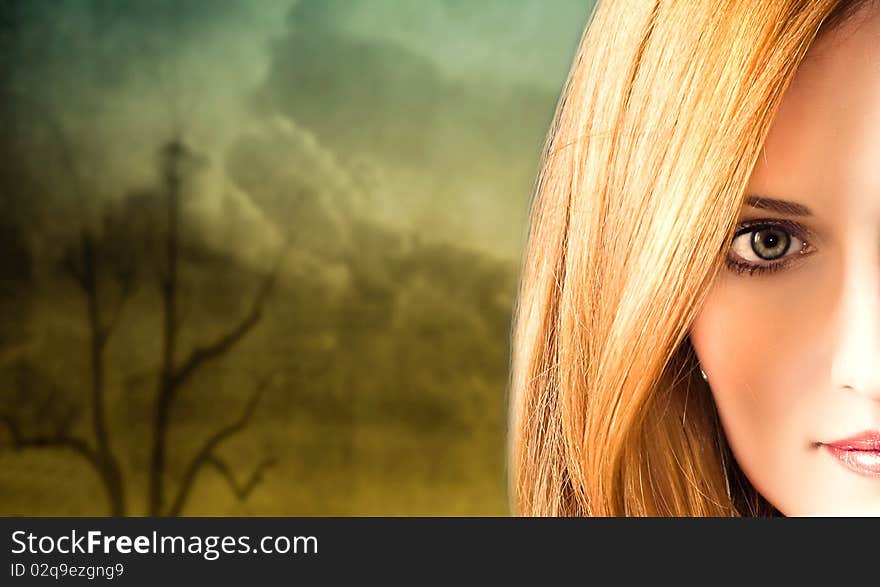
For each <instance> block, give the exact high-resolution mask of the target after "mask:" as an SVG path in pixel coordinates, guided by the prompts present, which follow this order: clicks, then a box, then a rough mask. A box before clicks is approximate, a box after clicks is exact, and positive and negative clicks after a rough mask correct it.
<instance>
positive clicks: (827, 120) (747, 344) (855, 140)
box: [690, 7, 880, 516]
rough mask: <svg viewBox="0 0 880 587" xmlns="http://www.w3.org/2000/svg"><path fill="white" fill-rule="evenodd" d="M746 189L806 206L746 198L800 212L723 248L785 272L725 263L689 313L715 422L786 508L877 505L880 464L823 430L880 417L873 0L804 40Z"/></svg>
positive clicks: (809, 510)
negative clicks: (870, 467) (865, 460)
mask: <svg viewBox="0 0 880 587" xmlns="http://www.w3.org/2000/svg"><path fill="white" fill-rule="evenodd" d="M746 191H747V193H748V194H752V195H759V196H761V197H762V198H765V201H766V199H776V200H784V201H787V202H791V203H794V204H798V205H800V206H802V207H804V208H806V209H807V211H808V212H809V215H800V214H797V213H795V212H797V211H796V210H784V211H775V210H769V209H764V208H759V207H754V206H746V207H744V208H743V210H742V214H741V217H740V222H746V221H752V220H768V221H787V222H789V223H794V224H786V225H777V226H776V227H770V229H769V230H764V232H762V233H761V235H756V234H755V232H756V231H755V227H754V226H753V227H752V229H753V230H752V232H744V233H743V234H742V235H740V236H738V237H737V238H736V239H735V241H734V245H733V246H732V247H731V251H730V256H729V257H730V258H733V259H734V260H735V261H736V262H739V263H746V264H747V266H754V265H760V266H762V267H766V266H773V265H776V266H777V269H778V270H776V271H773V272H760V271H755V272H754V273H752V274H749V271H748V270H746V271H745V272H742V273H737V272H736V271H735V269H731V268H730V267H729V266H727V265H725V268H723V269H722V270H721V272H720V273H719V274H718V276H717V278H716V280H715V281H714V282H713V284H712V286H711V288H710V291H709V292H708V296H707V298H706V299H705V302H704V303H703V305H702V306H701V307H700V310H699V313H698V315H697V318H696V319H695V321H694V323H693V324H692V327H691V330H690V339H691V343H692V344H693V347H694V350H695V351H696V354H697V357H698V359H699V361H700V364H701V365H702V368H703V370H704V371H705V372H706V375H707V377H708V384H709V387H710V389H711V393H712V395H713V397H714V399H715V403H716V405H717V407H718V412H719V415H720V417H721V421H722V424H723V429H724V433H725V435H726V437H727V440H728V442H729V444H730V446H731V449H732V451H733V453H734V456H735V457H736V460H737V463H738V464H739V466H740V468H741V469H742V470H743V472H744V473H745V474H746V476H747V477H748V478H749V480H750V481H751V483H752V485H753V486H754V487H755V488H756V489H757V490H758V491H759V492H760V493H761V495H763V496H764V497H765V498H766V499H767V500H768V501H769V502H770V503H771V504H773V505H774V506H775V507H776V508H777V509H778V510H780V511H781V512H782V513H783V514H785V515H788V516H802V515H857V516H876V515H880V477H873V478H871V477H868V476H865V475H860V474H857V473H854V472H853V471H850V470H848V469H847V468H846V467H844V466H842V465H841V464H840V462H839V461H838V460H837V459H835V458H834V457H833V456H831V454H830V453H829V451H828V450H827V447H823V446H822V445H821V444H819V443H829V442H834V441H836V440H839V439H843V438H846V437H850V436H852V435H855V434H858V433H860V432H864V431H880V10H878V9H876V8H871V7H866V8H864V9H860V12H859V13H858V14H857V15H856V16H855V18H854V19H853V20H851V21H849V22H847V23H846V24H844V25H843V27H842V28H840V29H836V30H833V31H831V32H828V33H826V34H824V35H823V36H821V37H820V38H819V39H818V40H817V41H816V42H815V43H814V44H813V45H812V46H811V47H810V49H809V51H808V53H807V57H806V59H805V61H804V62H803V64H802V65H801V66H800V67H799V68H798V71H797V73H796V74H795V77H794V80H793V82H792V85H791V86H790V87H789V89H788V90H787V91H786V92H785V94H784V95H783V98H782V103H781V106H780V109H779V110H778V112H777V114H776V116H775V118H774V120H773V123H772V126H771V129H770V133H769V135H768V138H767V142H766V144H765V148H764V151H763V152H762V154H761V156H760V157H759V160H758V163H757V165H756V167H755V169H754V171H753V174H752V176H751V178H750V180H749V184H748V187H747V190H746ZM801 212H803V210H801ZM760 230H763V229H758V232H759V231H760ZM780 230H781V231H782V232H780ZM738 232H739V230H738ZM755 236H760V237H761V238H763V240H761V242H760V243H759V244H758V245H754V244H753V242H754V241H750V239H751V238H753V237H755ZM756 246H757V248H756ZM762 255H763V258H762Z"/></svg>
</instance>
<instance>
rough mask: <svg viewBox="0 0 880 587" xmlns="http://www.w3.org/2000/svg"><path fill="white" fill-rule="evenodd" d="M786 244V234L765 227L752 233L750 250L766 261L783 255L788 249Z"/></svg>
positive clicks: (787, 239)
mask: <svg viewBox="0 0 880 587" xmlns="http://www.w3.org/2000/svg"><path fill="white" fill-rule="evenodd" d="M788 244H789V237H788V234H787V233H785V232H784V231H781V230H778V229H775V228H765V229H762V230H757V231H755V232H753V233H752V250H753V251H755V254H756V255H758V256H759V257H760V258H762V259H764V260H767V261H770V260H773V259H776V258H778V257H781V256H782V255H784V254H785V252H786V251H787V250H788Z"/></svg>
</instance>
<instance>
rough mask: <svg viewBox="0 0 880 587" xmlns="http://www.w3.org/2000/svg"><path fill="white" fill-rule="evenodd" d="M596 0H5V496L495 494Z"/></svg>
mask: <svg viewBox="0 0 880 587" xmlns="http://www.w3.org/2000/svg"><path fill="white" fill-rule="evenodd" d="M592 5H593V2H591V1H589V0H577V1H575V0H553V1H546V0H481V1H478V2H475V1H469V0H431V1H425V2H410V1H407V0H299V1H296V0H278V1H260V2H253V1H248V0H185V1H178V0H151V1H146V0H144V1H123V0H116V1H114V0H69V1H65V2H58V1H52V0H0V119H2V121H0V125H2V129H3V132H2V134H0V194H2V213H0V256H2V260H3V261H2V265H0V513H2V514H5V515H15V514H24V515H105V514H115V515H144V514H150V515H208V516H213V515H234V516H239V515H265V516H288V515H293V516H301V515H342V516H345V515H505V514H507V495H506V477H505V476H506V471H505V462H504V457H505V434H506V430H505V424H506V421H505V419H506V410H507V403H506V402H507V400H506V397H505V391H506V390H505V386H506V378H507V367H508V357H509V348H508V336H509V328H510V316H511V310H512V303H513V299H514V295H515V290H516V280H517V274H518V264H519V259H520V251H521V249H522V246H523V244H524V239H525V230H526V219H527V212H528V203H529V197H530V195H531V189H532V183H533V181H534V175H535V173H536V171H537V164H538V158H539V155H540V149H541V145H542V142H543V139H544V135H545V133H546V131H547V128H548V126H549V123H550V118H551V116H552V113H553V109H554V107H555V104H556V100H557V99H558V96H559V93H560V91H561V89H562V83H563V82H564V79H565V75H566V73H567V70H568V67H569V65H570V62H571V59H572V57H573V52H574V48H575V45H576V43H577V41H578V39H579V37H580V34H581V32H582V30H583V26H584V24H585V23H586V21H587V19H588V18H589V14H590V11H591V10H592Z"/></svg>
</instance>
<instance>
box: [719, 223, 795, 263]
mask: <svg viewBox="0 0 880 587" xmlns="http://www.w3.org/2000/svg"><path fill="white" fill-rule="evenodd" d="M805 233H807V231H806V230H805V229H804V228H803V227H801V226H800V225H798V224H797V223H794V222H790V221H787V220H772V221H771V220H759V221H748V222H744V223H743V224H741V225H740V227H739V228H738V229H737V231H736V234H735V235H734V238H733V242H732V243H731V246H730V255H729V256H728V258H727V265H728V268H730V269H731V270H732V271H734V272H736V273H744V272H745V273H748V274H749V275H752V274H754V273H762V272H772V271H778V270H780V269H783V268H785V267H786V266H788V265H789V264H790V262H791V261H792V259H793V258H795V257H797V256H800V255H804V254H806V253H808V252H811V250H812V249H811V246H810V244H809V243H808V242H807V240H806V238H805V237H803V236H802V235H804V234H805Z"/></svg>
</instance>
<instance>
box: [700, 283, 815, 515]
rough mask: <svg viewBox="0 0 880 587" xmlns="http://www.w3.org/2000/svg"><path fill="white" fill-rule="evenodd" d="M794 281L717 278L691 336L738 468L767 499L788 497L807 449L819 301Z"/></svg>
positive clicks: (811, 415) (782, 499) (781, 499)
mask: <svg viewBox="0 0 880 587" xmlns="http://www.w3.org/2000/svg"><path fill="white" fill-rule="evenodd" d="M804 291H809V289H804V288H803V283H801V282H800V280H799V279H792V278H788V279H786V278H778V277H777V278H776V279H775V280H773V281H771V280H769V279H767V280H765V279H762V278H748V277H734V276H730V275H726V276H722V277H721V278H720V279H719V281H718V283H716V284H715V285H714V286H713V288H712V290H711V291H710V292H709V295H708V297H707V299H706V301H705V302H704V304H703V306H702V307H701V310H700V313H699V314H698V316H697V318H696V320H695V321H694V323H693V325H692V327H691V331H690V338H691V343H692V345H693V347H694V350H695V352H696V354H697V357H698V359H699V360H700V363H701V365H702V367H703V369H704V370H705V372H706V374H707V376H708V378H709V385H710V387H711V390H712V395H713V397H714V400H715V403H716V405H717V407H718V412H719V416H720V418H721V422H722V424H723V427H724V432H725V435H726V437H727V440H728V442H729V444H730V446H731V449H732V450H733V452H734V455H735V456H736V457H737V462H738V464H739V465H740V468H742V469H743V471H744V472H745V473H746V475H747V476H748V477H749V479H750V480H751V481H752V484H753V485H754V486H755V488H756V489H758V491H759V492H761V493H762V494H764V495H765V497H768V498H769V497H770V496H778V497H780V499H779V500H771V501H777V503H778V502H779V501H782V502H784V501H785V499H784V495H780V493H782V494H785V493H790V491H789V490H787V489H785V487H783V486H782V485H783V484H784V483H787V481H785V480H786V479H788V480H791V479H796V478H797V473H796V470H795V469H794V468H793V467H795V466H797V465H798V464H797V455H798V454H801V453H803V451H804V447H806V446H808V445H809V441H808V440H807V436H808V430H810V428H811V424H810V422H809V420H810V418H812V417H814V416H815V414H811V413H810V409H809V408H810V402H809V401H804V400H805V399H807V398H806V396H805V392H806V393H807V394H808V393H809V392H808V391H807V390H808V389H809V386H810V379H811V378H812V377H814V376H815V375H816V372H815V371H814V369H816V368H817V364H816V361H815V356H814V355H815V349H811V348H810V341H814V340H815V337H816V331H817V329H818V328H819V327H820V325H819V323H818V319H811V318H810V316H811V315H812V316H816V313H815V310H816V308H814V307H812V306H814V305H815V304H816V303H819V302H818V301H817V300H816V299H815V298H813V297H810V296H804V295H803V292H804Z"/></svg>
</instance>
